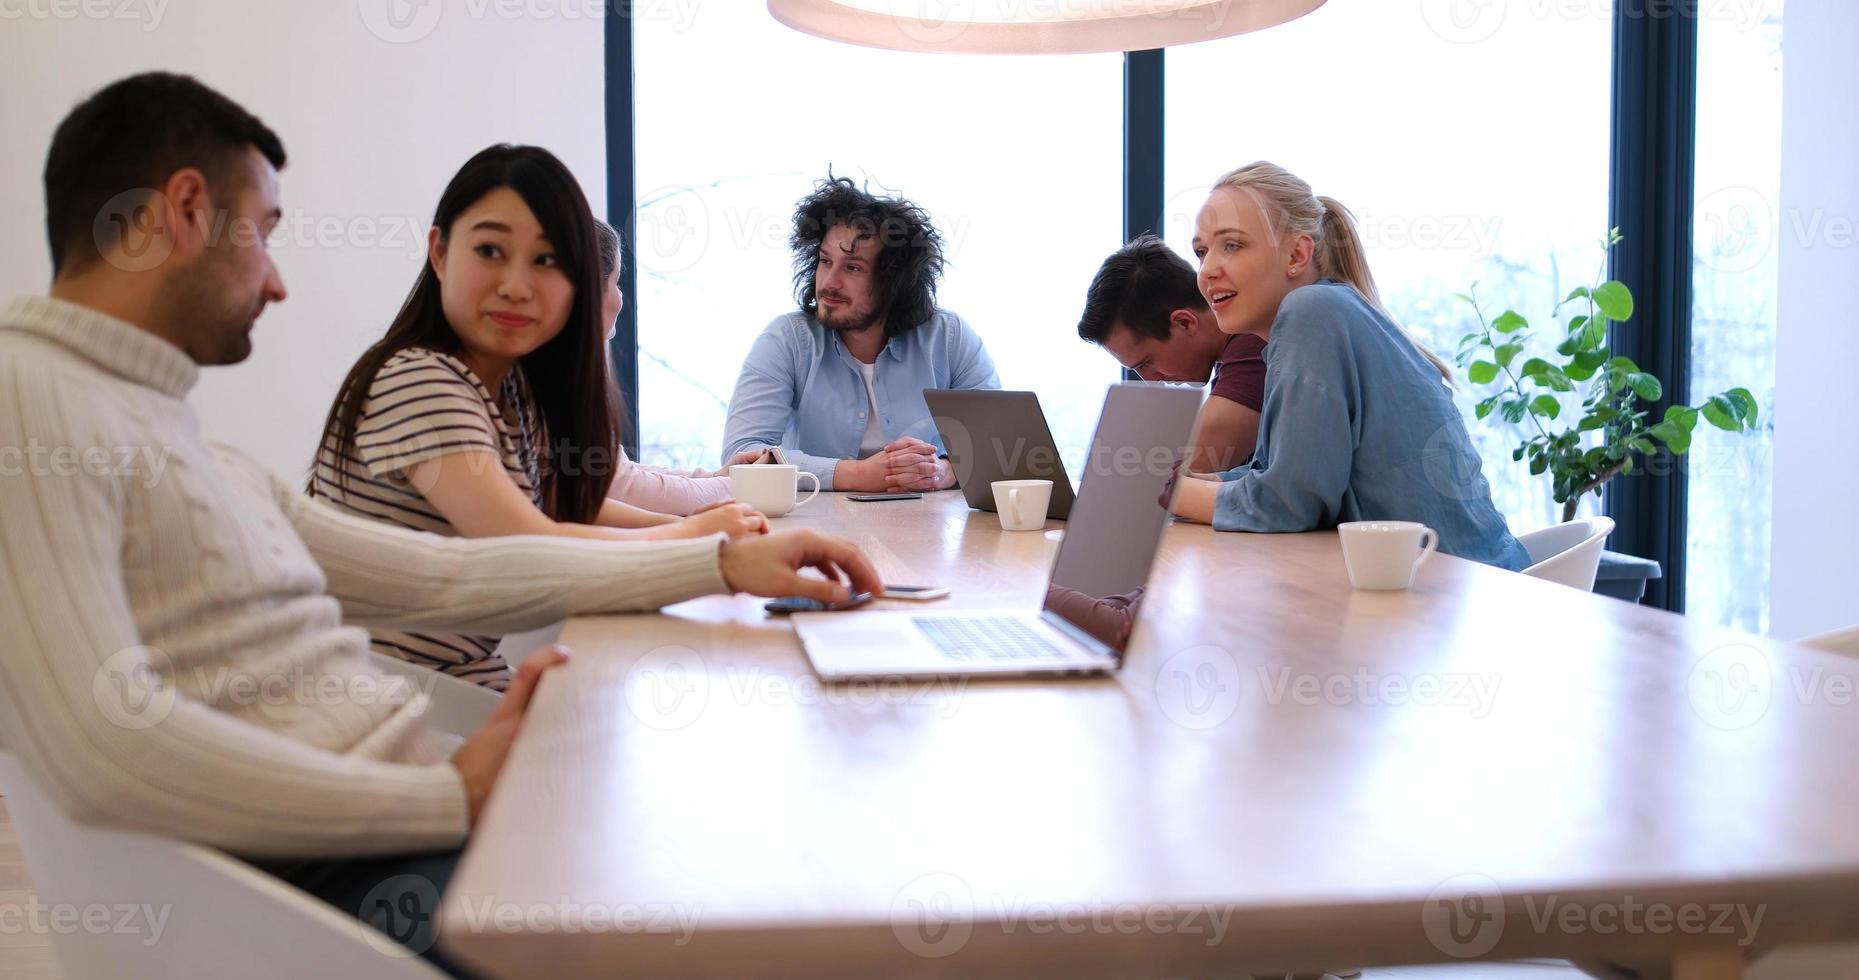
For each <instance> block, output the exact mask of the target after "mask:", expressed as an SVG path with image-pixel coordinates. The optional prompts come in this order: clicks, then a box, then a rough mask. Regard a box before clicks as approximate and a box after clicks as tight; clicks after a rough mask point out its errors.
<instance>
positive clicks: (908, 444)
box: [723, 175, 1000, 491]
mask: <svg viewBox="0 0 1859 980" xmlns="http://www.w3.org/2000/svg"><path fill="white" fill-rule="evenodd" d="M788 244H789V245H790V246H791V247H792V248H793V249H794V294H795V299H796V300H798V301H799V303H800V308H799V309H798V310H796V311H794V312H792V313H786V314H783V315H781V316H779V317H776V318H775V320H774V322H773V323H770V324H769V325H768V328H767V329H766V330H763V331H762V335H761V336H760V337H758V338H756V341H755V345H754V347H752V348H751V349H750V350H749V356H748V358H747V359H746V360H744V362H743V365H742V374H741V376H740V377H738V378H737V379H736V391H735V394H733V395H732V396H731V397H730V400H729V421H728V423H727V425H725V427H724V430H723V443H724V448H723V457H724V458H725V459H729V458H731V457H733V456H736V455H737V454H739V453H742V452H747V451H759V450H763V449H766V448H768V447H771V446H780V447H781V448H782V450H783V452H784V454H785V455H786V456H787V458H788V460H789V461H790V462H793V463H795V464H796V465H798V466H799V467H800V468H801V469H802V470H805V471H807V472H809V473H812V474H813V475H815V476H817V477H819V478H820V488H821V489H822V490H867V491H890V490H944V489H947V488H949V487H952V486H954V485H955V474H954V472H953V471H952V470H951V468H950V466H949V461H948V460H947V459H945V458H943V449H942V444H941V441H940V439H939V437H938V436H937V434H936V427H935V425H934V424H933V423H932V421H931V420H930V412H929V406H928V405H926V404H925V403H924V401H923V389H925V388H999V387H1000V378H999V377H998V376H997V375H996V374H995V372H994V362H993V360H992V359H991V358H989V357H988V352H987V348H985V347H983V346H982V343H981V338H980V337H979V336H977V335H976V333H975V331H974V330H973V329H972V328H971V327H969V325H968V323H967V321H965V320H963V319H962V318H961V317H959V316H957V315H955V314H954V313H951V312H949V311H948V310H944V309H940V308H938V307H937V306H936V284H937V281H938V280H939V279H940V278H941V276H942V270H943V248H942V236H941V235H940V234H938V233H937V231H936V228H935V226H934V225H932V224H931V223H930V218H929V214H928V213H926V212H925V211H924V210H923V209H922V208H920V207H917V206H916V205H915V204H912V203H910V202H909V201H906V200H904V199H902V198H897V197H881V196H876V195H873V194H871V193H869V192H868V191H866V190H865V189H863V188H861V187H859V186H858V185H856V184H854V183H853V182H852V181H850V180H848V179H846V178H844V177H832V176H831V175H828V177H827V179H826V180H823V181H821V182H820V183H819V184H818V185H816V186H815V188H814V190H813V193H811V194H809V195H807V196H806V197H804V198H802V199H801V201H800V204H799V207H798V208H797V209H796V210H795V213H794V230H793V232H792V234H791V235H790V236H789V239H788Z"/></svg>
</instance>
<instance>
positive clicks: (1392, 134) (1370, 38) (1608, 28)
mask: <svg viewBox="0 0 1859 980" xmlns="http://www.w3.org/2000/svg"><path fill="white" fill-rule="evenodd" d="M1610 6H1611V5H1610V4H1608V3H1606V2H1596V3H1586V4H1550V5H1544V4H1532V3H1527V2H1523V0H1513V2H1499V3H1477V4H1473V3H1456V2H1445V0H1442V2H1438V3H1434V2H1425V3H1413V2H1403V3H1390V2H1387V0H1329V2H1328V3H1327V4H1325V5H1324V6H1323V7H1321V8H1319V9H1318V10H1317V11H1316V12H1315V13H1313V14H1311V15H1310V16H1308V17H1305V18H1303V19H1301V20H1298V21H1295V22H1293V23H1291V24H1288V25H1286V26H1284V27H1281V28H1277V29H1274V30H1270V31H1266V32H1263V33H1259V34H1251V35H1244V36H1241V37H1236V38H1230V39H1226V40H1220V41H1213V42H1209V43H1206V44H1196V45H1188V46H1185V47H1181V48H1173V49H1170V50H1169V52H1168V61H1167V65H1168V116H1167V122H1168V135H1167V157H1166V168H1167V182H1168V197H1167V206H1166V209H1165V212H1164V215H1163V231H1164V234H1165V237H1167V239H1168V240H1169V242H1170V243H1171V244H1172V245H1174V246H1175V247H1176V248H1178V249H1181V250H1182V252H1183V254H1189V253H1188V251H1187V248H1188V240H1189V238H1191V237H1192V223H1193V218H1194V214H1195V212H1196V210H1197V209H1198V208H1199V206H1200V204H1201V201H1202V200H1203V199H1204V198H1205V196H1206V193H1207V189H1208V187H1209V185H1210V184H1212V182H1213V181H1214V180H1215V179H1216V178H1218V177H1219V176H1220V175H1221V174H1223V173H1225V172H1226V171H1228V170H1231V169H1233V168H1234V167H1237V166H1240V165H1242V164H1245V163H1250V162H1251V161H1254V160H1270V161H1272V162H1274V163H1277V164H1279V165H1281V166H1284V167H1286V168H1288V169H1290V170H1291V171H1292V172H1294V173H1296V174H1298V175H1299V176H1301V177H1303V178H1304V179H1305V180H1307V181H1309V182H1310V183H1311V184H1312V186H1313V187H1314V188H1315V190H1316V191H1317V193H1319V194H1324V195H1328V196H1330V197H1334V198H1336V199H1338V200H1340V201H1342V202H1343V203H1344V204H1345V205H1347V206H1348V207H1349V208H1350V209H1351V210H1353V211H1354V212H1355V214H1356V217H1357V219H1358V220H1359V221H1360V223H1361V226H1362V232H1363V236H1364V239H1365V242H1366V244H1367V248H1368V254H1369V264H1370V266H1371V268H1372V269H1373V270H1374V273H1375V277H1376V279H1377V281H1378V283H1379V285H1380V287H1381V290H1382V293H1383V298H1384V299H1385V300H1386V301H1387V303H1388V305H1389V306H1390V307H1391V309H1392V311H1393V313H1394V315H1395V317H1396V318H1397V319H1398V320H1399V321H1400V322H1401V323H1402V324H1403V325H1405V326H1406V327H1407V328H1408V329H1409V330H1411V331H1413V332H1414V333H1415V334H1416V335H1418V336H1419V337H1421V338H1422V339H1423V340H1426V341H1427V342H1428V343H1430V344H1431V345H1432V346H1433V348H1434V349H1435V350H1436V351H1439V352H1440V353H1442V354H1443V355H1446V356H1450V355H1451V353H1452V351H1453V349H1454V347H1455V346H1456V344H1457V341H1458V339H1459V337H1460V336H1462V335H1463V334H1465V333H1466V332H1467V331H1468V330H1469V329H1471V327H1472V325H1473V319H1472V314H1471V311H1470V309H1469V308H1468V307H1466V306H1465V305H1464V304H1462V303H1460V302H1459V301H1458V300H1456V299H1454V298H1453V294H1454V293H1460V292H1465V291H1466V290H1467V288H1468V287H1469V286H1471V285H1472V283H1474V282H1477V283H1478V284H1479V286H1478V295H1479V296H1480V298H1481V299H1483V300H1484V301H1485V304H1486V306H1487V308H1488V309H1489V310H1490V312H1492V313H1494V314H1495V313H1497V312H1501V311H1502V310H1504V309H1505V308H1507V307H1514V308H1516V309H1517V310H1518V311H1519V312H1521V313H1523V314H1524V315H1525V316H1527V317H1529V318H1530V319H1531V320H1532V322H1533V323H1537V324H1539V326H1540V325H1545V324H1547V323H1548V322H1549V321H1548V316H1547V315H1548V312H1549V310H1550V309H1551V308H1552V307H1553V306H1554V305H1555V303H1556V301H1557V300H1558V299H1560V298H1561V297H1563V296H1566V295H1567V294H1568V292H1569V290H1570V289H1572V288H1574V287H1575V286H1576V285H1581V284H1588V283H1592V282H1594V279H1593V277H1594V276H1595V275H1597V274H1598V273H1599V272H1600V270H1601V267H1602V264H1603V261H1604V256H1603V255H1602V253H1601V250H1600V244H1599V243H1600V241H1601V239H1602V238H1603V236H1604V235H1605V234H1606V232H1607V182H1608V138H1609V128H1608V120H1609V89H1608V85H1609V70H1610V69H1609V65H1610V60H1609V59H1610V55H1611V51H1612V34H1613V19H1612V16H1613V15H1612V12H1611V10H1610V9H1609V8H1610ZM1460 399H1461V402H1462V405H1463V407H1464V408H1465V414H1466V419H1467V420H1468V424H1469V426H1470V429H1471V432H1472V436H1473V439H1474V441H1475V442H1476V444H1477V445H1478V447H1479V450H1480V452H1481V453H1482V455H1483V456H1484V460H1485V475H1486V476H1487V477H1488V478H1489V479H1490V481H1491V484H1492V487H1493V491H1494V493H1495V497H1496V503H1497V505H1498V507H1499V508H1500V509H1501V510H1503V511H1504V513H1505V514H1506V515H1507V516H1508V517H1509V519H1510V523H1511V527H1512V528H1513V529H1514V530H1516V531H1518V532H1522V531H1528V530H1531V529H1534V528H1537V527H1542V526H1545V525H1548V524H1552V523H1555V522H1556V521H1558V520H1560V513H1559V508H1558V507H1557V505H1556V504H1555V503H1554V502H1553V501H1552V500H1551V499H1550V487H1549V481H1548V480H1547V479H1546V478H1542V477H1534V478H1533V477H1531V476H1530V475H1529V472H1528V469H1527V467H1526V466H1525V465H1523V464H1519V463H1515V462H1512V460H1511V452H1510V451H1511V448H1512V447H1513V446H1515V445H1516V444H1517V443H1519V442H1521V441H1522V439H1523V438H1524V435H1523V433H1522V431H1521V430H1520V429H1517V428H1515V427H1507V426H1505V425H1503V424H1501V423H1500V422H1499V421H1498V420H1496V419H1486V420H1484V421H1478V422H1473V421H1471V420H1472V412H1471V405H1472V403H1473V401H1475V400H1476V399H1475V397H1474V396H1473V395H1472V394H1471V393H1470V392H1469V391H1464V390H1462V393H1461V396H1460ZM1596 509H1598V502H1597V501H1596V500H1595V498H1593V497H1590V498H1589V499H1588V501H1587V502H1586V503H1585V505H1584V512H1587V511H1593V510H1596Z"/></svg>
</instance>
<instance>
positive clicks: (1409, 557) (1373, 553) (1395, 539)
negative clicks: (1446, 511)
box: [1336, 521, 1439, 589]
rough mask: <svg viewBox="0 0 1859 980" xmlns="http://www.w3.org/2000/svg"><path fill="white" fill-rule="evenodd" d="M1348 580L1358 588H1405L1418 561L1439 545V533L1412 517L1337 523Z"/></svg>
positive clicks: (1418, 565) (1410, 580) (1411, 578)
mask: <svg viewBox="0 0 1859 980" xmlns="http://www.w3.org/2000/svg"><path fill="white" fill-rule="evenodd" d="M1336 533H1337V535H1338V536H1339V537H1341V538H1342V542H1343V564H1344V565H1345V566H1347V567H1348V569H1349V584H1351V585H1353V586H1355V587H1356V588H1358V589H1405V588H1407V587H1408V586H1410V585H1412V584H1413V583H1414V572H1416V571H1418V570H1419V568H1420V563H1421V562H1423V561H1426V560H1427V556H1428V555H1430V554H1432V553H1433V550H1434V549H1435V548H1438V547H1439V533H1438V532H1436V531H1434V530H1433V529H1432V528H1430V527H1427V526H1426V525H1425V524H1416V523H1414V522H1413V521H1350V522H1349V523H1347V524H1338V525H1337V526H1336Z"/></svg>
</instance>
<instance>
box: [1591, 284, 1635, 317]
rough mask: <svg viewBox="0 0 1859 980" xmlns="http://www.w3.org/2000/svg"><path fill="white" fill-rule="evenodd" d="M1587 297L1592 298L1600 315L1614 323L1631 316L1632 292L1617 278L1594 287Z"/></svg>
mask: <svg viewBox="0 0 1859 980" xmlns="http://www.w3.org/2000/svg"><path fill="white" fill-rule="evenodd" d="M1589 298H1590V299H1593V300H1594V306H1595V309H1598V310H1600V311H1601V315H1602V316H1604V317H1606V318H1608V319H1609V320H1613V321H1615V322H1616V323H1618V322H1620V321H1622V320H1626V319H1629V318H1631V317H1632V316H1633V293H1632V291H1631V290H1629V289H1627V286H1626V283H1623V282H1621V281H1619V280H1618V279H1609V280H1608V281H1606V282H1604V283H1602V284H1600V285H1599V286H1596V287H1594V291H1593V292H1591V293H1590V294H1589Z"/></svg>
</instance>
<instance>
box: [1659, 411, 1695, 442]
mask: <svg viewBox="0 0 1859 980" xmlns="http://www.w3.org/2000/svg"><path fill="white" fill-rule="evenodd" d="M1665 421H1667V422H1676V423H1678V426H1679V428H1681V429H1684V430H1685V432H1686V434H1687V435H1688V434H1690V432H1691V430H1693V429H1695V428H1697V427H1698V410H1697V409H1695V408H1692V407H1690V406H1689V405H1673V406H1672V407H1670V408H1667V409H1666V410H1665Z"/></svg>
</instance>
